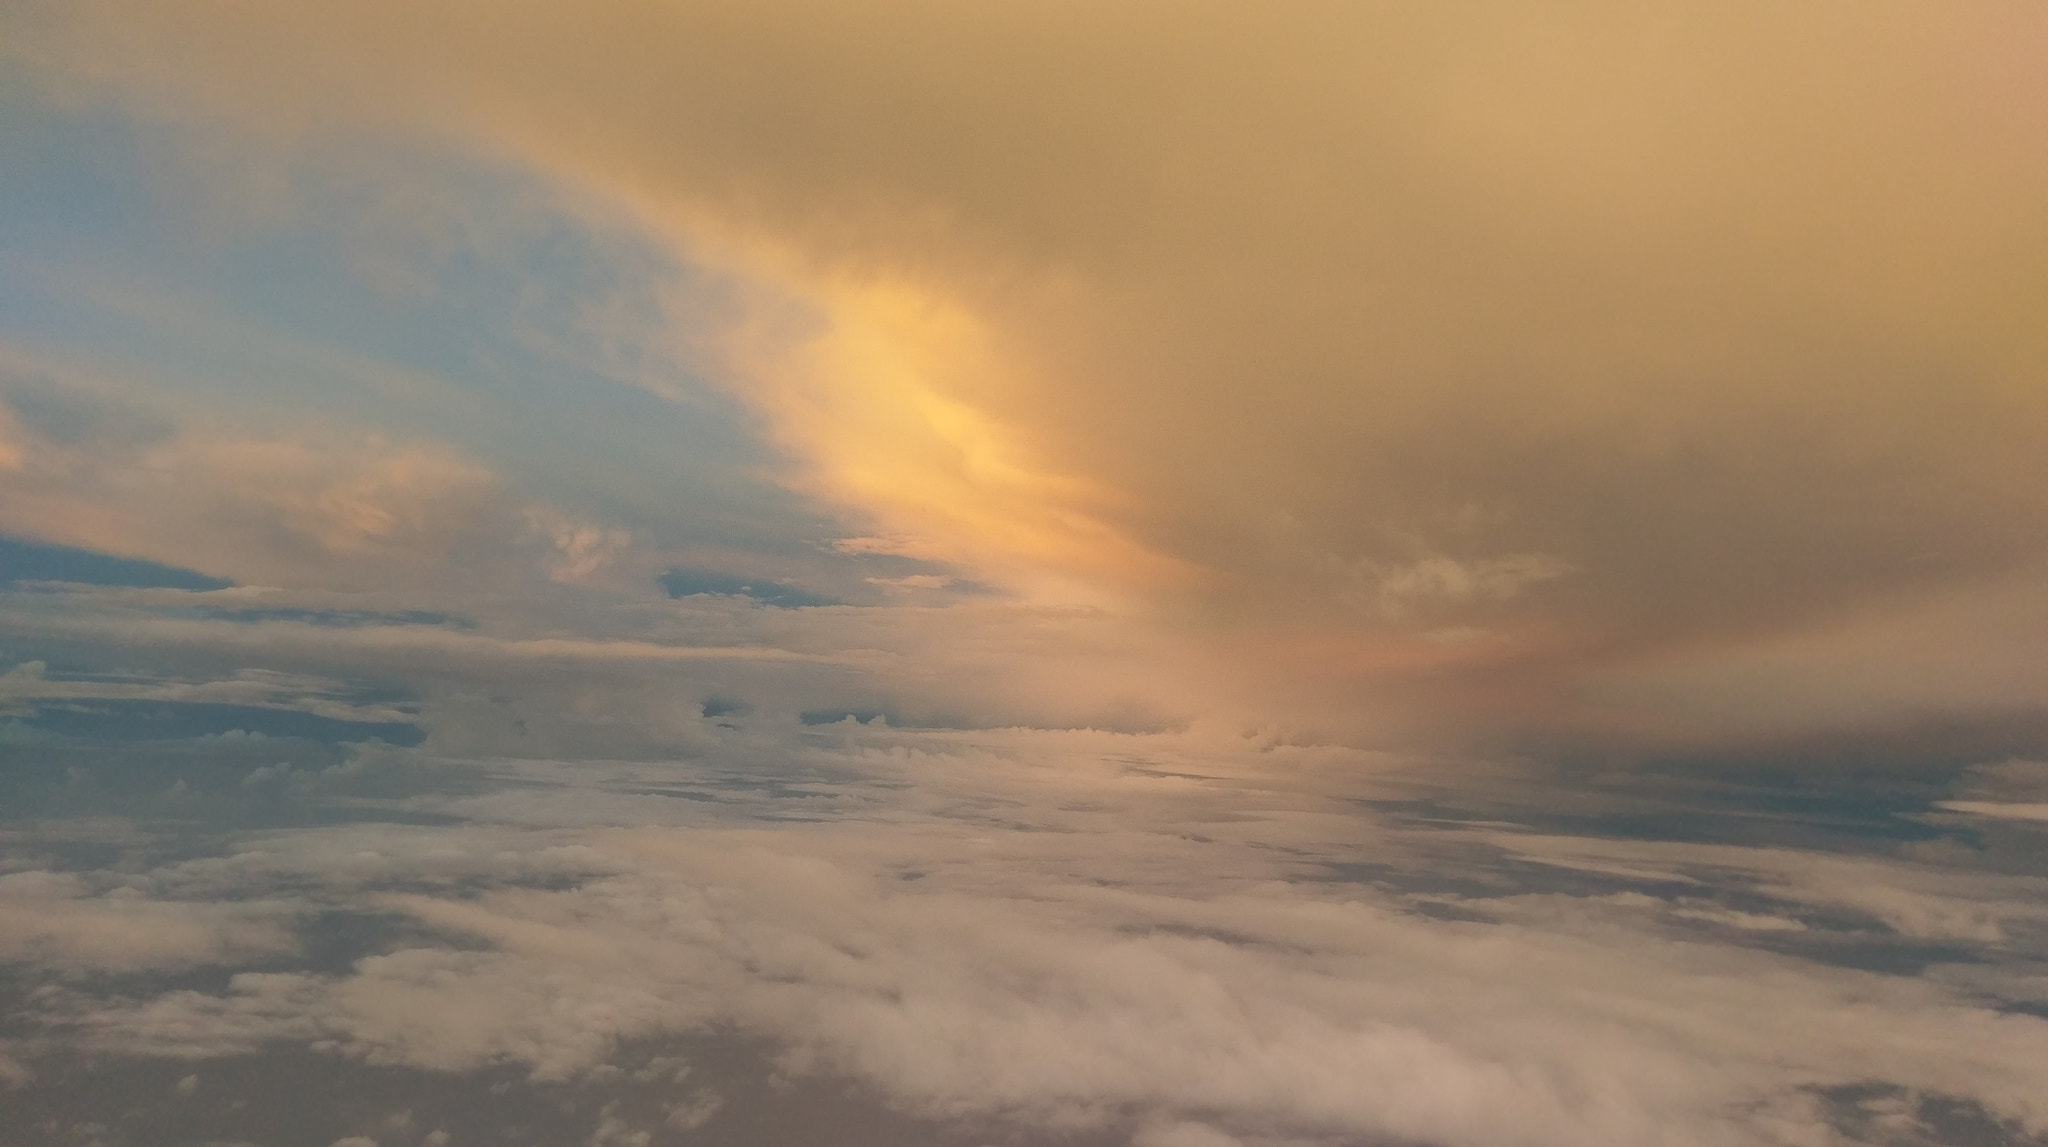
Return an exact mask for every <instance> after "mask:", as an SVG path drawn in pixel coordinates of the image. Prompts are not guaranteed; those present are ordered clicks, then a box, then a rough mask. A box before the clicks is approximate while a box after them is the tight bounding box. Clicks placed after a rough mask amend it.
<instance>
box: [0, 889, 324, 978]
mask: <svg viewBox="0 0 2048 1147" xmlns="http://www.w3.org/2000/svg"><path fill="white" fill-rule="evenodd" d="M290 914H291V909H290V908H288V907H286V906H284V905H280V904H278V903H276V902H262V901H256V902H244V903H240V904H213V905H209V904H178V903H166V902H164V901H161V900H158V899H154V898H152V897H151V896H149V895H148V893H147V892H145V891H144V890H142V889H138V888H134V887H114V888H110V889H104V890H101V891H99V892H98V893H97V894H94V893H93V891H92V890H90V889H89V888H88V887H87V886H86V885H85V883H84V882H83V881H82V880H80V879H79V878H78V877H75V876H67V875H64V874H60V873H54V872H36V871H29V872H10V873H6V874H4V875H0V959H6V960H10V961H29V962H34V963H40V964H47V965H53V966H56V967H61V968H69V969H86V968H91V969H108V970H116V971H121V970H135V969H143V968H163V967H179V966H190V965H197V964H231V963H237V962H241V961H246V960H248V959H250V958H252V957H259V956H265V955H275V954H280V953H286V952H290V951H293V950H294V949H295V947H296V942H295V941H294V939H293V937H292V935H291V930H290V927H289V923H290V919H289V918H290Z"/></svg>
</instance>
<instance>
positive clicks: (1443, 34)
mask: <svg viewBox="0 0 2048 1147" xmlns="http://www.w3.org/2000/svg"><path fill="white" fill-rule="evenodd" d="M17 24H18V28H17V33H16V35H15V37H14V38H15V40H16V42H17V48H16V51H17V53H18V54H19V55H20V56H21V57H23V58H25V59H26V60H28V61H29V62H30V63H31V64H32V65H33V66H34V67H35V68H36V69H37V74H39V75H41V76H43V77H45V78H46V80H47V82H48V83H49V84H51V85H52V86H53V90H57V91H62V92H66V93H70V94H73V95H75V94H76V93H79V92H90V93H104V92H113V93H116V94H117V95H118V96H121V97H124V98H128V99H130V100H132V101H139V103H138V106H142V107H146V108H147V109H148V114H150V115H153V116H157V117H161V118H162V119H164V120H165V121H167V122H170V123H175V124H177V125H179V130H195V128H194V125H198V127H197V130H202V131H215V132H218V133H220V135H221V137H222V138H224V139H232V140H234V141H236V142H234V143H233V144H231V145H224V146H233V147H239V148H244V149H249V150H250V151H251V153H261V154H275V153H277V152H278V151H279V150H280V149H282V150H283V151H284V152H286V153H294V154H303V155H322V154H331V153H333V152H335V151H336V150H338V149H342V148H346V147H360V146H365V145H364V142H363V141H365V140H371V141H375V140H385V141H390V140H399V139H403V140H407V141H409V143H408V146H420V145H421V143H422V141H426V142H427V143H429V144H431V145H432V146H435V147H443V148H449V147H452V148H455V149H458V150H462V151H464V152H466V153H468V154H473V155H477V156H484V157H489V158H490V159H491V161H493V162H500V163H507V164H511V165H514V166H515V167H519V168H522V169H524V170H528V171H531V172H534V173H537V174H538V175H539V176H540V177H542V178H543V179H545V180H548V181H551V182H552V184H553V185H554V186H555V187H556V188H558V193H559V194H560V195H562V196H564V197H565V200H566V201H568V202H573V203H574V204H576V205H577V207H576V209H577V210H579V211H583V212H586V213H588V214H591V215H593V216H601V217H605V218H609V219H615V220H626V221H629V225H630V226H631V227H635V228H638V229H640V230H641V232H642V233H644V234H645V236H646V237H647V238H648V239H650V240H652V241H654V242H656V243H658V244H662V245H665V246H666V247H667V248H668V249H669V250H670V251H672V252H673V253H675V255H676V257H678V258H680V259H682V260H683V261H685V262H688V263H691V264H693V265H696V266H699V267H702V268H706V269H708V270H709V271H710V272H711V273H713V274H715V275H717V276H720V277H722V279H723V280H724V281H726V282H727V283H728V284H729V293H728V294H726V295H725V296H724V297H723V299H722V302H721V303H720V307H721V310H720V312H719V314H718V316H717V321H715V322H707V321H705V316H704V314H703V313H702V309H701V304H702V298H701V296H693V295H691V294H690V293H688V292H683V293H682V294H681V295H678V296H676V297H674V298H672V299H671V300H670V305H671V308H672V314H671V318H672V320H673V322H674V331H673V339H674V342H675V344H676V345H675V353H676V354H677V355H678V356H680V357H682V358H685V359H688V360H689V361H691V362H693V363H697V364H699V365H701V367H702V368H703V371H704V373H705V374H706V375H707V376H708V377H710V378H711V379H712V380H713V381H714V382H716V383H718V384H719V385H721V386H723V387H725V388H726V389H727V390H729V391H730V392H731V393H733V394H735V395H737V396H738V397H739V398H740V399H741V400H742V401H743V402H744V403H745V404H747V405H748V407H749V408H750V409H751V410H753V411H754V412H755V414H756V415H757V416H759V417H760V418H761V419H762V420H763V426H764V431H763V432H764V434H765V436H766V438H767V440H768V441H769V442H771V443H772V444H773V445H774V446H775V447H777V448H778V449H780V450H782V451H784V452H786V453H787V454H788V455H789V456H790V457H792V458H793V459H794V460H795V466H794V469H793V470H791V471H789V472H787V473H785V474H784V475H783V477H784V479H785V480H786V481H787V482H789V483H790V484H791V485H793V486H795V487H796V488H798V489H800V490H802V491H804V492H805V493H807V494H809V495H811V496H813V497H815V498H816V499H818V500H819V502H820V503H821V504H823V505H827V506H834V507H837V508H838V509H839V511H840V512H842V513H845V514H849V515H854V516H855V517H857V518H858V519H860V520H861V521H862V523H863V526H862V529H863V530H864V531H865V532H870V533H874V534H876V535H879V536H886V537H890V538H893V539H897V541H896V543H895V548H896V549H898V550H899V551H900V552H903V553H907V554H911V555H915V556H917V557H920V558H924V559H928V560H936V561H940V562H943V563H946V564H948V565H951V566H954V567H957V568H960V569H964V570H966V571H969V572H970V573H971V574H972V576H974V577H976V578H979V579H981V580H985V581H988V582H992V583H995V584H999V585H1004V586H1007V587H1009V588H1010V589H1012V590H1013V591H1016V592H1020V593H1022V594H1024V595H1025V596H1027V597H1030V598H1037V599H1043V600H1052V601H1077V600H1078V601H1083V602H1090V603H1095V604H1098V605H1103V606H1105V607H1108V608H1111V609H1115V610H1118V611H1124V612H1130V613H1135V614H1137V615H1140V616H1144V617H1149V618H1151V619H1152V620H1153V622H1155V623H1157V624H1162V625H1164V626H1166V627H1167V628H1169V629H1172V630H1174V631H1177V632H1181V633H1196V634H1201V635H1203V640H1204V641H1205V642H1206V643H1207V644H1208V646H1209V647H1210V648H1211V649H1212V650H1222V651H1224V654H1225V656H1224V658H1223V660H1225V661H1228V662H1229V663H1231V664H1234V665H1237V666H1240V667H1248V668H1249V669H1250V672H1249V673H1246V674H1244V678H1245V679H1242V680H1236V681H1235V682H1234V683H1233V684H1231V685H1229V686H1226V687H1223V688H1224V690H1225V692H1226V693H1232V694H1234V695H1236V696H1239V697H1244V696H1252V697H1255V698H1256V699H1257V701H1258V702H1259V703H1261V704H1265V705H1269V706H1280V707H1285V706H1287V705H1298V706H1300V707H1301V708H1302V709H1303V710H1304V711H1306V712H1316V713H1324V714H1327V713H1329V712H1332V711H1338V710H1343V709H1345V707H1347V706H1349V707H1352V708H1355V707H1356V701H1357V698H1358V697H1359V696H1361V695H1370V696H1374V697H1377V698H1379V699H1380V700H1379V707H1380V708H1381V709H1382V710H1385V711H1386V713H1388V714H1393V713H1401V714H1405V717H1403V718H1402V720H1400V721H1394V720H1393V719H1392V717H1390V716H1389V717H1386V718H1385V720H1389V721H1392V723H1393V726H1399V725H1400V724H1402V722H1403V721H1406V722H1408V723H1410V724H1415V723H1419V724H1420V725H1421V726H1424V727H1428V728H1432V729H1434V730H1436V731H1437V732H1438V733H1439V734H1441V732H1442V730H1443V728H1444V727H1445V725H1446V722H1447V720H1448V717H1449V715H1450V714H1454V713H1456V714H1465V715H1466V716H1465V717H1463V718H1461V720H1460V722H1459V724H1460V726H1461V727H1462V728H1463V729H1465V730H1466V731H1468V732H1477V733H1479V734H1481V735H1485V734H1487V733H1488V732H1489V731H1491V732H1500V731H1504V730H1505V731H1512V730H1514V729H1517V728H1527V727H1530V726H1532V725H1534V726H1547V727H1551V728H1553V729H1562V730H1564V731H1566V732H1572V731H1576V732H1580V733H1583V732H1588V731H1601V732H1604V733H1606V734H1615V733H1620V734H1625V735H1630V736H1634V735H1645V736H1652V737H1669V736H1692V735H1695V734H1696V733H1697V731H1698V730H1700V729H1702V728H1704V727H1708V726H1711V727H1713V728H1716V729H1719V730H1722V731H1734V732H1737V733H1749V732H1758V731H1762V730H1768V729H1773V728H1776V727H1777V725H1778V722H1777V721H1776V718H1775V717H1773V716H1771V715H1770V714H1768V713H1765V714H1763V715H1761V716H1757V715H1754V714H1752V713H1751V712H1750V711H1749V710H1747V709H1744V708H1743V707H1742V706H1739V705H1738V706H1724V707H1723V708H1722V709H1719V710H1715V711H1714V712H1712V713H1707V712H1704V711H1700V710H1696V709H1694V708H1691V707H1690V706H1691V702H1690V701H1689V700H1687V699H1685V698H1682V697H1681V698H1677V699H1675V700H1668V701H1655V702H1642V703H1639V704H1636V705H1635V706H1634V707H1629V706H1626V705H1621V706H1620V707H1619V710H1618V709H1617V706H1618V704H1619V703H1618V702H1617V700H1616V698H1617V696H1618V694H1616V693H1615V691H1613V690H1611V689H1607V688H1606V687H1605V686H1604V685H1603V684H1602V682H1603V681H1604V680H1605V679H1606V676H1611V675H1613V674H1616V673H1622V672H1625V671H1627V670H1629V669H1630V668H1631V667H1636V666H1644V665H1647V666H1651V667H1654V668H1656V669H1657V670H1658V671H1659V672H1668V673H1672V674H1676V675H1677V676H1679V677H1683V676H1684V675H1685V674H1687V673H1711V672H1714V671H1716V670H1715V668H1714V667H1715V666H1725V665H1731V664H1733V665H1737V666H1740V665H1741V664H1743V663H1744V662H1745V659H1762V660H1764V661H1770V660H1771V659H1772V658H1773V657H1775V656H1777V655H1776V654H1774V653H1773V652H1772V651H1773V650H1774V649H1777V648H1779V647H1780V646H1782V645H1783V644H1784V643H1785V642H1788V641H1808V642H1823V643H1824V642H1825V641H1826V640H1828V639H1829V635H1830V634H1837V635H1840V636H1841V640H1842V641H1843V642H1845V643H1846V644H1845V645H1844V647H1843V648H1845V649H1846V648H1852V647H1854V648H1867V649H1869V650H1870V652H1871V656H1874V657H1875V658H1876V659H1877V660H1878V661H1880V662H1882V663H1883V664H1885V665H1887V666H1889V667H1890V671H1889V672H1888V673H1887V674H1884V675H1883V676H1884V677H1885V682H1884V684H1883V688H1882V689H1881V690H1880V694H1881V695H1882V696H1883V697H1885V698H1892V697H1896V696H1904V697H1906V698H1907V699H1908V700H1909V701H1915V702H1916V703H1917V702H1924V703H1925V705H1926V706H1927V707H1931V708H1934V709H1942V710H1948V709H1954V708H1957V707H1958V705H1957V704H1956V703H1955V701H1954V700H1953V699H1952V698H1950V697H1949V696H1947V691H1946V690H1945V688H1944V687H1943V686H1941V683H1940V682H1938V681H1935V680H1933V678H1932V676H1931V675H1930V674H1929V673H1928V672H1926V671H1924V670H1923V669H1922V667H1921V664H1920V660H1921V659H1920V654H1921V652H1922V650H1921V648H1920V646H1919V645H1917V644H1916V643H1915V641H1914V640H1912V639H1910V638H1900V639H1898V640H1893V641H1890V642H1887V641H1886V640H1884V638H1885V636H1886V633H1887V632H1889V631H1887V630H1885V629H1884V628H1883V627H1882V626H1880V627H1878V628H1875V629H1870V628H1865V629H1859V628H1858V622H1859V619H1861V618H1863V617H1865V616H1867V615H1868V614H1869V613H1870V612H1871V611H1882V612H1886V613H1889V614H1892V615H1896V616H1905V617H1908V618H1917V619H1920V621H1921V622H1924V625H1922V626H1921V628H1923V629H1924V628H1928V627H1934V628H1938V627H1939V623H1940V621H1941V619H1942V618H1943V617H1945V616H1949V615H1951V614H1953V613H1954V612H1955V607H1954V606H1953V604H1952V603H1953V601H1954V600H1955V599H1957V598H1963V599H1969V598H1971V597H1972V595H1974V594H1976V593H1978V592H1979V590H1978V587H1990V588H1989V589H1987V590H1985V591H1984V592H1985V593H1987V594H1989V595H1990V596H1989V597H1987V598H1986V600H1987V601H1988V600H1998V599H2002V598H2004V597H2009V596H2012V595H2021V596H2024V595H2025V594H2026V593H2027V592H2028V591H2029V589H2030V588H2032V587H2038V586H2039V585H2040V584H2041V577H2042V575H2041V572H2040V571H2041V568H2042V562H2043V561H2044V559H2048V553H2044V550H2048V541H2044V539H2048V529H2044V527H2048V502H2044V500H2043V496H2042V494H2041V491H2042V490H2044V489H2048V483H2044V481H2043V479H2044V477H2048V475H2044V474H2043V466H2044V462H2043V459H2044V458H2048V451H2043V450H2042V449H2040V446H2041V442H2042V438H2043V434H2044V430H2048V386H2043V385H2042V370H2043V367H2044V365H2048V346H2044V343H2043V336H2042V334H2041V328H2040V324H2039V323H2038V322H2037V321H2035V318H2034V315H2033V310H2034V309H2035V308H2034V307H2033V306H2032V304H2034V303H2038V301H2039V298H2040V295H2041V289H2042V279H2041V272H2040V268H2041V266H2042V265H2043V264H2042V257H2043V255H2044V254H2048V227H2044V225H2043V222H2042V217H2041V215H2040V213H2039V211H2038V200H2039V193H2040V191H2041V189H2042V186H2043V183H2044V182H2048V149H2044V147H2043V143H2042V140H2041V137H2040V134H2039V131H2038V127H2037V126H2036V125H2038V123H2039V122H2040V119H2041V118H2042V112H2043V110H2044V109H2043V108H2042V102H2043V100H2044V99H2048V92H2044V91H2043V89H2042V87H2041V85H2040V83H2039V81H2038V78H2037V76H2036V74H2035V71H2034V69H2033V68H2032V67H2031V64H2030V61H2031V60H2032V59H2033V58H2034V57H2035V55H2036V54H2037V52H2038V49H2039V48H2040V47H2041V46H2042V44H2043V42H2044V39H2048V30H2044V28H2043V26H2042V24H2041V22H2040V20H2039V17H2038V14H2037V13H2034V12H2033V11H2032V10H2031V9H2030V8H2028V7H2027V6H2024V5H2014V4H1987V5H1971V6H1967V7H1948V8H1941V9H1931V8H1927V7H1925V6H1918V5H1904V4H1886V5H1879V6H1877V7H1875V8H1873V7H1871V6H1868V5H1860V6H1849V5H1841V4H1816V5H1806V6H1802V7H1800V8H1798V9H1796V10H1791V11H1788V10H1786V9H1785V8H1784V7H1783V6H1781V5H1768V4H1760V3H1755V4H1752V3H1743V4H1735V5H1717V6H1711V7H1709V6H1695V5H1684V4H1666V3H1659V4H1651V5H1640V4H1637V5H1620V4H1613V3H1605V2H1593V0H1586V2H1580V3H1571V4H1564V5H1555V4H1546V5H1509V6H1472V5H1458V4H1453V5H1439V4H1429V5H1424V4H1394V5H1380V6H1372V7H1367V8H1361V7H1358V6H1355V5H1321V4H1299V5H1284V6H1281V7H1279V8H1273V9H1264V10H1261V11H1260V12H1258V13H1256V14H1253V13H1250V12H1248V11H1246V10H1242V9H1233V8H1230V7H1227V6H1216V5H1196V6H1192V7H1190V6H1186V5H1174V6H1164V5H1149V4H1135V5H1119V6H1114V7H1103V6H1081V5H996V6H976V7H973V8H968V9H963V8H959V7H957V6H947V5H933V4H921V3H908V2H906V3H892V4H884V5H864V6H861V7H859V8H846V7H843V6H835V5H822V4H803V3H775V4H746V5H730V4H718V3H695V4H682V5H667V6H649V5H640V4H605V5H595V6H579V7H578V8H576V9H575V10H574V11H569V10H566V9H563V10H551V9H540V8H522V9H518V10H515V11H506V10H504V9H503V8H502V7H501V6H496V5H483V4H470V3H455V2H450V3H437V4H431V5H416V4H405V5H396V4H390V5H368V6H356V7H351V8H348V9H346V10H344V9H336V8H333V7H330V6H322V5H297V4H267V5H249V4H237V3H213V4H200V5H192V4H177V5H168V4H165V5H152V4H143V5H134V4H123V5H107V6H94V5H86V6H69V7H67V8H65V9H63V10H61V11H59V10H42V11H40V12H39V13H36V14H33V15H31V16H29V17H25V18H23V19H21V20H19V21H18V22H17ZM221 178H222V179H223V180H226V181H232V180H233V178H234V176H233V174H232V173H228V174H225V175H223V176H222V177H221ZM693 308H696V309H694V310H693ZM1887 624H1890V623H1887ZM1914 624H1919V622H1916V623H1914ZM1894 628H1897V627H1896V626H1894ZM1904 629H1906V630H1913V629H1914V625H1913V624H1908V625H1906V626H1904ZM1915 632H1917V630H1915ZM2040 636H2041V635H2040V634H2039V633H2038V632H2037V631H2036V629H2034V628H2032V627H2031V626H2030V625H2028V626H2021V627H2019V628H2018V629H2016V630H2014V631H2011V632H2006V633H1998V632H1989V631H1986V630H1985V629H1983V628H1981V627H1979V628H1970V627H1965V628H1963V629H1958V630H1947V631H1941V632H1940V633H1938V634H1937V636H1936V637H1935V638H1933V640H1934V641H1935V642H1936V643H1937V644H1938V645H1940V646H1942V647H1944V648H1951V647H1954V648H1959V649H1960V650H1961V651H1962V652H1961V653H1960V654H1959V655H1960V656H1968V655H1969V653H1970V652H1971V651H1973V650H1975V651H1982V652H1983V653H1984V654H1985V655H1986V656H1988V657H1991V658H1993V659H1999V658H2005V659H2011V658H2014V657H2016V656H2018V654H2017V653H2016V652H2015V651H2016V650H2019V649H2022V648H2025V647H2027V646H2029V645H2033V644H2036V643H2037V641H2038V638H2039V637H2040ZM1859 643H1860V645H1859ZM1696 658H1704V660H1701V661H1699V662H1698V664H1697V665H1695V664H1694V659H1696ZM1674 666H1675V667H1676V668H1673V667H1674ZM1736 672H1737V674H1738V675H1739V673H1740V670H1739V669H1738V670H1737V671H1736ZM1603 675H1606V676H1603ZM1224 676H1225V677H1228V676H1229V675H1228V674H1225V675H1224ZM1846 687H1847V686H1845V685H1843V684H1842V683H1841V682H1839V681H1838V682H1830V683H1828V684H1826V685H1824V686H1823V687H1822V692H1824V693H1825V692H1827V691H1829V690H1834V691H1840V690H1841V689H1843V688H1846ZM1806 688H1808V686H1807V685H1806V684H1804V683H1803V682H1795V683H1794V684H1793V686H1792V689H1793V692H1794V694H1797V693H1799V691H1800V690H1803V689H1806ZM1780 700H1782V698H1780ZM1340 703H1341V704H1340ZM1987 705H1988V706H1989V707H1992V708H1997V707H2000V706H2004V705H2007V700H2006V699H2005V698H2003V697H2001V698H1994V699H1991V700H1989V701H1987V702H1985V705H1978V706H1974V707H1975V708H1983V707H1985V706H1987ZM1864 707H1865V708H1869V707H1871V706H1864ZM1765 708H1769V706H1766V707H1765ZM1960 708H1963V709H1972V708H1973V705H1972V704H1971V703H1970V702H1969V701H1968V699H1965V702H1964V703H1962V704H1961V705H1960ZM1857 709H1858V706H1857V705H1855V704H1852V703H1846V702H1845V703H1842V704H1838V705H1834V706H1833V707H1832V709H1831V710H1830V712H1837V713H1845V714H1852V716H1850V717H1845V718H1843V719H1845V720H1854V719H1859V718H1855V717H1853V713H1854V712H1855V711H1856V710H1857ZM1475 713H1476V714H1478V715H1477V716H1473V715H1472V714H1475Z"/></svg>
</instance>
